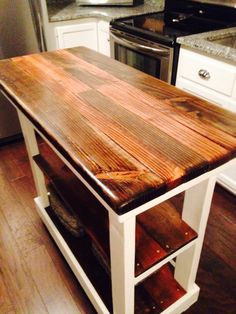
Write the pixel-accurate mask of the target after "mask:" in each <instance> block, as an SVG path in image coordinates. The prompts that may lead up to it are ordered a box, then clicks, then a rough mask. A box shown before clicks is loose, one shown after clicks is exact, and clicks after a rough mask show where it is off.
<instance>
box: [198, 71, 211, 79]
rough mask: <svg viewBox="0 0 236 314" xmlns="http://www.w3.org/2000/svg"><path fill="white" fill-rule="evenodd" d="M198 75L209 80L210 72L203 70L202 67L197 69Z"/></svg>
mask: <svg viewBox="0 0 236 314" xmlns="http://www.w3.org/2000/svg"><path fill="white" fill-rule="evenodd" d="M198 75H199V76H200V77H201V78H203V79H204V80H209V79H210V77H211V76H210V73H209V72H208V71H207V70H203V69H201V70H199V71H198Z"/></svg>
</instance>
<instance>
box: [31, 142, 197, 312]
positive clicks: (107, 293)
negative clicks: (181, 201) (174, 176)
mask: <svg viewBox="0 0 236 314" xmlns="http://www.w3.org/2000/svg"><path fill="white" fill-rule="evenodd" d="M34 161H35V162H36V164H37V165H38V166H39V168H40V169H41V170H42V171H43V173H44V174H45V176H46V177H47V184H48V187H50V189H51V188H52V190H51V205H52V206H58V204H59V203H60V202H61V204H62V207H63V206H65V209H66V210H67V211H68V213H69V215H68V217H67V218H66V219H64V218H65V217H64V212H63V210H62V211H61V209H60V205H59V213H58V209H57V213H56V215H55V212H56V211H55V208H54V210H52V208H51V207H48V208H47V209H46V210H45V209H44V208H42V206H41V205H40V198H38V199H36V204H37V207H38V211H39V213H40V215H41V218H42V219H43V221H44V223H45V224H46V225H47V227H48V229H49V231H50V233H51V234H52V236H53V238H54V240H55V241H56V242H57V244H58V246H59V248H60V249H61V251H62V253H63V255H64V256H65V258H66V260H67V262H68V263H69V265H70V266H71V268H72V270H73V271H74V273H75V275H76V277H77V278H78V279H79V281H80V283H81V285H82V287H83V288H84V290H85V292H86V293H87V295H88V296H89V298H90V300H91V301H92V303H93V304H94V306H95V308H96V309H99V313H102V314H105V313H109V312H112V297H111V280H110V248H109V219H108V212H107V210H106V209H105V208H104V207H103V206H102V205H101V204H100V202H98V200H97V199H96V198H95V197H94V196H93V195H92V194H91V192H90V191H89V190H88V189H87V188H86V187H85V186H84V185H83V184H82V183H81V182H80V181H79V180H78V178H77V177H76V176H75V175H74V174H73V173H72V172H71V171H70V170H69V168H68V167H67V166H65V164H64V163H63V162H62V161H61V160H60V159H59V158H58V157H57V155H56V154H55V153H54V152H53V151H52V150H51V149H50V148H49V147H48V145H46V144H45V143H42V145H41V149H40V154H39V155H37V156H34ZM54 192H55V193H54ZM52 197H53V198H55V197H56V198H57V197H58V200H56V201H55V199H54V200H53V199H52ZM55 204H56V205H55ZM76 220H77V223H75V221H76ZM67 224H69V227H68V225H67ZM65 226H66V228H65ZM74 226H75V227H76V228H75V229H76V230H74V229H73V228H74ZM71 228H72V229H73V232H71ZM83 229H84V230H85V234H84V235H83ZM68 230H70V231H68ZM74 231H76V232H77V233H76V234H77V235H78V234H79V236H75V234H74V233H75V232H74ZM196 237H197V234H196V232H195V231H194V230H192V229H191V228H190V227H189V226H188V225H187V224H186V223H185V222H184V221H183V220H182V219H181V216H180V214H179V213H178V212H177V211H176V210H175V208H174V206H173V205H171V203H170V202H164V203H163V204H162V205H161V206H155V207H154V208H152V209H150V210H148V211H146V212H144V213H143V214H140V215H138V216H137V219H136V253H135V259H136V266H135V270H134V279H135V280H134V283H135V284H136V287H135V313H137V314H141V313H169V312H170V313H172V312H173V309H174V311H175V312H174V313H181V311H183V310H185V309H187V308H188V307H189V305H190V304H192V303H193V302H195V301H196V300H197V296H198V292H199V289H198V287H197V286H196V287H193V289H191V291H188V293H186V291H184V289H183V288H182V287H181V286H180V285H179V284H178V283H177V282H176V280H175V279H174V275H173V271H172V268H171V266H170V265H169V264H167V262H168V261H171V259H173V257H174V255H175V252H177V253H176V254H178V252H179V250H180V249H181V250H182V247H183V249H187V248H188V247H189V245H190V246H191V245H192V244H193V243H194V241H193V240H194V239H195V238H196ZM160 265H162V267H160ZM135 276H136V278H135ZM184 299H186V302H184V301H183V300H184ZM180 300H181V302H180ZM180 309H181V311H180ZM171 311H172V312H171Z"/></svg>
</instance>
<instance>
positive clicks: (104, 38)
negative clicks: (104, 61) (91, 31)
mask: <svg viewBox="0 0 236 314" xmlns="http://www.w3.org/2000/svg"><path fill="white" fill-rule="evenodd" d="M98 51H99V52H101V53H102V54H104V55H106V56H108V57H110V56H111V53H110V37H109V23H108V22H105V21H99V22H98Z"/></svg>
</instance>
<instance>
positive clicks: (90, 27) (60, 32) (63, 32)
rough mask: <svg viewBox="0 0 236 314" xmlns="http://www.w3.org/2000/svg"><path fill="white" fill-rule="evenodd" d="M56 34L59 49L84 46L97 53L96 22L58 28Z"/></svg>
mask: <svg viewBox="0 0 236 314" xmlns="http://www.w3.org/2000/svg"><path fill="white" fill-rule="evenodd" d="M55 32H56V37H57V47H58V48H59V49H63V48H72V47H78V46H84V47H87V48H90V49H93V50H95V51H97V24H96V22H89V23H80V24H75V25H68V26H58V27H56V28H55Z"/></svg>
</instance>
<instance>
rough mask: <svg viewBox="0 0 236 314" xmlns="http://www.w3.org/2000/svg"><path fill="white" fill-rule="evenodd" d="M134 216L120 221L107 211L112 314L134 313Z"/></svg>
mask: <svg viewBox="0 0 236 314" xmlns="http://www.w3.org/2000/svg"><path fill="white" fill-rule="evenodd" d="M135 221H136V219H135V217H131V218H129V219H128V220H127V221H125V222H123V223H120V222H119V221H118V219H117V217H116V215H115V214H114V213H112V212H109V225H110V250H111V280H112V300H113V313H114V314H133V313H134V293H135V288H134V276H135V275H134V272H135Z"/></svg>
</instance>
